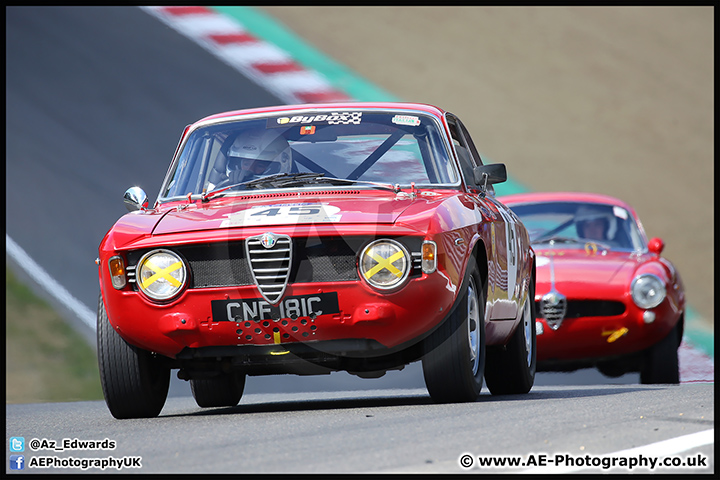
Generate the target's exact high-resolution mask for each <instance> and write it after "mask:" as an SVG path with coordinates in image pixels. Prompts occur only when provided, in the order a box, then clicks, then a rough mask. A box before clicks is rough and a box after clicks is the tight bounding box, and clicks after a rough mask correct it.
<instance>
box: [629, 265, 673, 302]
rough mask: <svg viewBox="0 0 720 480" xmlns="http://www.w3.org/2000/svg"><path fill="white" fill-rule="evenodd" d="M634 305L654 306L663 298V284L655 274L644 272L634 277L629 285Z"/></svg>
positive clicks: (664, 293)
mask: <svg viewBox="0 0 720 480" xmlns="http://www.w3.org/2000/svg"><path fill="white" fill-rule="evenodd" d="M630 293H631V294H632V298H633V301H634V302H635V305H637V306H638V307H640V308H645V309H647V308H655V307H657V306H658V305H660V303H662V301H663V300H665V295H666V293H667V292H666V291H665V284H664V283H663V281H662V280H660V279H659V278H658V277H657V276H656V275H652V274H649V273H648V274H645V275H639V276H637V277H635V279H634V280H633V281H632V285H631V286H630Z"/></svg>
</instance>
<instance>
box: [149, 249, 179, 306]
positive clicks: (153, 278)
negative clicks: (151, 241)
mask: <svg viewBox="0 0 720 480" xmlns="http://www.w3.org/2000/svg"><path fill="white" fill-rule="evenodd" d="M187 278H188V277H187V268H186V267H185V262H183V260H182V258H180V257H179V256H178V255H177V254H176V253H174V252H171V251H170V250H164V249H159V250H152V251H150V252H148V253H146V254H145V255H143V257H142V258H141V259H140V261H139V262H138V264H137V269H136V279H137V285H138V288H140V291H142V292H143V293H144V294H145V295H147V296H148V297H149V298H150V299H152V300H155V301H166V300H170V299H172V298H174V297H176V296H177V295H178V294H180V292H182V290H183V288H185V285H186V283H187Z"/></svg>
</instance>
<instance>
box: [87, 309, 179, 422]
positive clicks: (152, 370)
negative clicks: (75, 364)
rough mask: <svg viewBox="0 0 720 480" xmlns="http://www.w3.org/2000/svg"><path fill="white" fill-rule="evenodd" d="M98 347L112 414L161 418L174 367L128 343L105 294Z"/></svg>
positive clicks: (103, 383) (99, 321)
mask: <svg viewBox="0 0 720 480" xmlns="http://www.w3.org/2000/svg"><path fill="white" fill-rule="evenodd" d="M97 347H98V367H99V369H100V383H101V385H102V391H103V395H104V396H105V403H106V404H107V406H108V409H109V410H110V413H111V414H112V416H113V417H115V418H149V417H157V416H158V415H159V414H160V411H161V410H162V408H163V406H164V405H165V400H166V399H167V394H168V389H169V388H170V369H169V368H167V367H165V366H163V365H162V363H161V362H160V359H158V358H156V357H154V356H153V355H152V353H150V352H148V351H146V350H142V349H140V348H137V347H135V346H133V345H130V344H129V343H127V342H126V341H125V340H124V339H123V338H122V337H121V336H120V335H119V334H118V333H117V332H116V331H115V329H114V328H113V327H112V325H110V321H109V320H108V317H107V312H106V311H105V304H104V302H103V299H102V295H100V298H99V299H98V313H97Z"/></svg>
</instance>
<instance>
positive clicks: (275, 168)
mask: <svg viewBox="0 0 720 480" xmlns="http://www.w3.org/2000/svg"><path fill="white" fill-rule="evenodd" d="M226 156H227V160H228V161H227V164H226V167H225V169H226V171H225V173H226V174H227V176H228V178H230V179H231V180H232V182H233V183H236V182H244V181H247V180H252V179H254V178H259V177H261V176H265V175H271V174H274V173H288V172H290V171H291V168H292V165H291V163H292V162H291V152H290V145H289V144H288V142H287V140H285V138H284V137H283V136H282V135H280V134H279V133H277V132H275V131H273V130H248V131H245V132H242V133H241V134H240V135H238V136H237V138H236V139H235V141H234V142H233V144H232V145H230V148H228V151H227V155H226Z"/></svg>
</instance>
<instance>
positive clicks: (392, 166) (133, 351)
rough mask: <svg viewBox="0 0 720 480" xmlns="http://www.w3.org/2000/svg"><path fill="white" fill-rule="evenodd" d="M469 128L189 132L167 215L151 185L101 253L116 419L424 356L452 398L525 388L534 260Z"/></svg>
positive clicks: (354, 113) (449, 122)
mask: <svg viewBox="0 0 720 480" xmlns="http://www.w3.org/2000/svg"><path fill="white" fill-rule="evenodd" d="M506 178H507V175H506V170H505V166H504V165H503V164H490V165H483V163H482V161H481V158H480V156H479V155H478V152H477V150H476V148H475V146H474V144H473V142H472V140H471V139H470V136H469V135H468V132H467V130H466V129H465V127H464V126H463V124H462V123H461V122H460V120H459V119H458V118H457V117H456V116H454V115H452V114H451V113H448V112H445V111H443V110H441V109H439V108H436V107H433V106H429V105H422V104H407V103H349V104H314V105H298V106H279V107H267V108H257V109H251V110H242V111H233V112H226V113H220V114H217V115H212V116H209V117H207V118H204V119H202V120H199V121H198V122H196V123H193V124H192V125H189V126H187V127H186V128H185V131H184V132H183V134H182V137H181V138H180V142H179V144H178V147H177V149H176V151H175V155H174V156H173V159H172V162H171V164H170V167H169V169H168V172H167V175H166V178H165V180H164V181H163V183H162V187H161V189H160V192H159V195H158V198H157V201H156V203H155V204H154V205H153V206H152V207H149V202H148V199H147V195H146V194H145V193H144V192H143V191H142V190H141V189H140V188H138V187H132V188H130V189H128V190H127V192H126V193H125V197H124V198H125V200H124V201H125V203H126V205H127V207H128V209H129V210H130V213H128V214H126V215H124V216H123V217H122V218H120V219H119V220H118V221H117V223H116V224H115V225H114V226H113V227H112V228H111V229H110V231H109V232H108V233H107V234H106V236H105V237H104V238H103V240H102V242H101V244H100V247H99V258H98V260H97V263H98V265H99V269H98V273H99V279H100V287H101V295H100V298H99V303H98V317H97V331H98V360H99V367H100V375H101V380H102V388H103V392H104V395H105V400H106V403H107V405H108V408H109V410H110V412H111V413H112V415H113V416H115V417H117V418H133V417H152V416H156V415H158V414H159V413H160V411H161V409H162V407H163V405H164V403H165V400H166V397H167V391H168V385H169V378H170V372H171V370H173V369H178V370H179V371H178V377H179V378H181V379H184V380H189V381H190V384H191V390H192V393H193V396H194V398H195V400H196V402H197V404H198V405H199V406H201V407H215V406H234V405H236V404H237V403H238V402H239V401H240V398H241V396H242V393H243V388H244V385H245V380H246V376H248V375H268V374H287V373H292V374H299V375H311V374H327V373H330V372H332V371H347V372H350V373H352V374H355V375H358V376H360V377H368V378H375V377H379V376H381V375H383V374H384V373H385V372H386V371H387V370H391V369H402V368H403V367H404V366H405V365H407V364H409V363H411V362H415V361H418V360H421V361H422V367H423V373H424V377H425V381H426V385H427V388H428V391H429V393H430V395H431V397H432V398H433V399H434V400H435V401H438V402H461V401H474V400H476V399H477V397H478V395H479V393H480V390H481V388H482V385H483V377H484V379H485V383H486V385H487V387H488V388H489V390H490V391H491V392H492V393H493V394H499V393H502V394H505V393H525V392H528V391H529V390H530V388H531V387H532V385H533V382H534V377H535V317H534V309H533V308H532V305H533V303H532V301H533V298H534V284H535V255H534V252H533V250H532V248H531V246H530V239H529V236H528V234H527V231H526V230H525V227H524V226H523V224H522V223H521V222H520V221H519V220H518V218H517V216H515V214H513V213H512V212H511V211H510V210H509V209H508V208H507V207H506V206H505V205H503V204H502V203H500V202H498V201H497V200H496V199H495V192H494V188H493V184H495V183H498V182H503V181H505V180H506Z"/></svg>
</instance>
